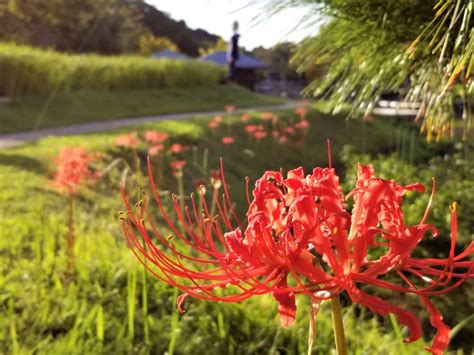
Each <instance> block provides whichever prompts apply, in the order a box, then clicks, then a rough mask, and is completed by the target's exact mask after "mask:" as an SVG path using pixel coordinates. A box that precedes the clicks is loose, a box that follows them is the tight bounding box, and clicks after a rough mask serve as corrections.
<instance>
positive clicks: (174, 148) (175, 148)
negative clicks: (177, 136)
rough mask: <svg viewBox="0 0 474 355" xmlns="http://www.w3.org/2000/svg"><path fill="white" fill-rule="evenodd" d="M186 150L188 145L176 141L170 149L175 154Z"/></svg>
mask: <svg viewBox="0 0 474 355" xmlns="http://www.w3.org/2000/svg"><path fill="white" fill-rule="evenodd" d="M185 150H186V147H185V146H184V145H182V144H179V143H174V144H172V145H171V146H170V148H169V151H170V152H171V153H174V154H179V153H182V152H184V151H185Z"/></svg>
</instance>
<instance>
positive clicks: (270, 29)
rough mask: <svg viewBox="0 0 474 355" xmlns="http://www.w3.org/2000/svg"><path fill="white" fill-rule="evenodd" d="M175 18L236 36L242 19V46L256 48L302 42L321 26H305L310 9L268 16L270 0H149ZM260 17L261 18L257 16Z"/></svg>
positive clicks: (195, 26) (191, 24) (194, 26)
mask: <svg viewBox="0 0 474 355" xmlns="http://www.w3.org/2000/svg"><path fill="white" fill-rule="evenodd" d="M146 2H147V3H149V4H151V5H153V6H155V7H156V8H157V9H158V10H160V11H163V12H166V13H168V14H169V15H170V16H171V17H172V18H173V19H174V20H184V21H185V22H186V25H187V26H188V27H190V28H192V29H197V28H201V29H204V30H206V31H208V32H210V33H212V34H216V35H218V36H221V37H222V38H224V39H225V40H226V41H228V40H229V38H230V37H231V36H232V23H233V22H234V21H238V22H239V24H240V30H239V33H240V34H241V37H240V40H239V46H243V47H245V48H246V49H253V48H255V47H258V46H263V47H266V48H268V47H271V46H273V45H275V44H277V43H279V42H284V41H291V42H299V41H300V40H302V39H303V38H304V37H306V36H308V35H311V34H315V33H316V32H317V25H314V24H313V25H311V26H308V25H301V22H302V19H303V18H304V17H305V16H306V15H307V14H308V8H306V7H299V8H292V9H285V10H283V11H282V12H280V13H278V14H276V15H273V16H271V17H268V16H265V15H266V14H267V12H264V11H263V6H264V5H265V3H267V0H146ZM256 17H257V18H256Z"/></svg>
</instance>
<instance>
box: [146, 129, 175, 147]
mask: <svg viewBox="0 0 474 355" xmlns="http://www.w3.org/2000/svg"><path fill="white" fill-rule="evenodd" d="M143 138H144V139H145V141H147V142H148V143H151V144H159V143H163V142H164V141H166V140H168V138H169V135H168V134H167V133H163V132H158V131H145V132H143Z"/></svg>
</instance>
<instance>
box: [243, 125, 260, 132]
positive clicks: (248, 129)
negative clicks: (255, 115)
mask: <svg viewBox="0 0 474 355" xmlns="http://www.w3.org/2000/svg"><path fill="white" fill-rule="evenodd" d="M256 130H258V126H257V125H254V124H249V125H247V126H245V131H246V132H247V133H249V134H252V133H254V132H255V131H256Z"/></svg>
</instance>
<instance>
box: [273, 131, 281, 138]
mask: <svg viewBox="0 0 474 355" xmlns="http://www.w3.org/2000/svg"><path fill="white" fill-rule="evenodd" d="M272 137H273V138H278V137H280V131H277V130H273V131H272Z"/></svg>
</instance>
